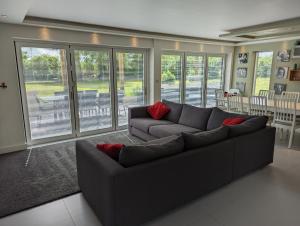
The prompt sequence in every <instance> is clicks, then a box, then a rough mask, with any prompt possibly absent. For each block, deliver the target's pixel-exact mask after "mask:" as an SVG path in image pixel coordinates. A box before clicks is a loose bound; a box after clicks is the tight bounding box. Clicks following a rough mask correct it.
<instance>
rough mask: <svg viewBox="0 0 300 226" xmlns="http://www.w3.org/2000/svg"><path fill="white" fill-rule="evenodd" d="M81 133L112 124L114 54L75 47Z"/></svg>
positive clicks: (108, 126) (109, 126)
mask: <svg viewBox="0 0 300 226" xmlns="http://www.w3.org/2000/svg"><path fill="white" fill-rule="evenodd" d="M74 58H75V68H76V79H77V97H78V98H77V99H78V111H79V112H78V114H79V120H80V123H79V124H80V132H84V131H92V130H98V129H104V128H111V127H112V112H111V89H110V55H109V52H108V51H105V50H103V51H89V50H75V51H74Z"/></svg>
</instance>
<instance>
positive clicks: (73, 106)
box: [14, 39, 150, 146]
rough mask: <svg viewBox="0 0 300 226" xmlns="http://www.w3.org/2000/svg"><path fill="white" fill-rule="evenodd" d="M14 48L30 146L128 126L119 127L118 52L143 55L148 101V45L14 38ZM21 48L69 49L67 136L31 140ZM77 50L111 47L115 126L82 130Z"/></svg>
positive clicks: (27, 141) (113, 119)
mask: <svg viewBox="0 0 300 226" xmlns="http://www.w3.org/2000/svg"><path fill="white" fill-rule="evenodd" d="M14 45H15V51H16V61H17V62H16V63H17V70H18V79H19V87H20V94H21V106H22V114H23V120H24V129H25V139H26V144H27V145H29V146H31V145H39V144H44V143H50V142H57V141H62V140H66V139H73V138H80V137H85V136H91V135H97V134H101V133H104V132H111V131H118V130H123V129H126V128H127V127H128V125H124V126H118V125H117V122H118V118H117V117H118V116H117V112H116V111H117V109H116V107H115V105H116V104H117V102H116V100H117V99H116V97H115V96H117V94H116V92H115V88H116V81H115V80H116V75H115V63H116V60H115V52H116V51H120V52H122V51H123V52H126V51H127V52H129V51H130V52H139V53H143V54H144V104H145V105H147V104H149V97H150V95H149V90H150V89H149V88H148V87H149V84H150V76H149V74H150V73H149V72H150V62H149V60H150V58H149V53H150V51H149V49H148V48H139V47H120V46H107V45H95V44H77V43H68V42H55V41H39V40H27V39H26V40H24V39H14ZM22 47H36V48H53V49H64V50H65V51H66V65H67V74H68V86H69V99H70V118H71V119H70V122H71V134H67V135H58V136H53V137H49V138H41V139H31V130H30V123H29V111H28V104H27V96H26V89H25V78H24V74H23V61H22V52H21V48H22ZM74 50H90V51H97V50H108V51H109V52H110V59H111V62H110V67H111V70H110V74H111V76H112V77H111V78H112V81H111V83H113V86H112V87H111V89H112V95H111V101H113V102H112V108H115V109H113V112H112V128H105V129H98V130H92V131H82V132H80V125H79V123H80V119H79V105H78V96H77V89H76V88H77V83H76V81H77V78H76V70H75V61H74Z"/></svg>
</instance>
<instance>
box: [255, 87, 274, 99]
mask: <svg viewBox="0 0 300 226" xmlns="http://www.w3.org/2000/svg"><path fill="white" fill-rule="evenodd" d="M258 96H263V97H267V98H268V100H274V97H275V90H263V89H261V90H259V93H258Z"/></svg>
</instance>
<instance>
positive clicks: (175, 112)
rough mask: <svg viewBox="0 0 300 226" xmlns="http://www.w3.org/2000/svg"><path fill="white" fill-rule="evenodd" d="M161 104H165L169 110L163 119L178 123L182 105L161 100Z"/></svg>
mask: <svg viewBox="0 0 300 226" xmlns="http://www.w3.org/2000/svg"><path fill="white" fill-rule="evenodd" d="M162 102H163V103H164V104H166V105H167V106H168V108H170V111H169V113H168V114H167V115H166V116H165V117H164V119H166V120H168V121H171V122H174V123H178V120H179V118H180V115H181V111H182V106H183V105H182V104H179V103H175V102H171V101H167V100H162Z"/></svg>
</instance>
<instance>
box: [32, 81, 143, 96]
mask: <svg viewBox="0 0 300 226" xmlns="http://www.w3.org/2000/svg"><path fill="white" fill-rule="evenodd" d="M118 87H120V83H118ZM142 87H143V84H142V82H141V81H126V82H125V85H124V88H125V95H126V96H134V94H135V92H136V91H138V90H142ZM77 89H78V91H84V90H98V92H100V93H108V92H109V83H108V82H103V81H93V82H78V83H77ZM26 91H27V92H31V91H35V92H37V94H38V96H53V95H54V93H55V92H62V91H64V86H63V84H61V83H49V82H47V83H46V82H45V83H26Z"/></svg>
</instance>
